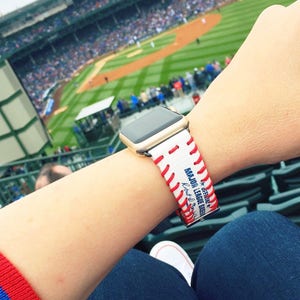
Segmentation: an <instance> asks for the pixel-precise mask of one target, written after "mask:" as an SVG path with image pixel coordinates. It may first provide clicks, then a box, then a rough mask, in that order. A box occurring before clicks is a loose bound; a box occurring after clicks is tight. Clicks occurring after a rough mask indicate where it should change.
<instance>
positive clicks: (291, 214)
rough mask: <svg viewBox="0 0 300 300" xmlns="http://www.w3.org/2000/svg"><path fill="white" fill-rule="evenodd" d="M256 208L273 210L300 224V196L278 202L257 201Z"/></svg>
mask: <svg viewBox="0 0 300 300" xmlns="http://www.w3.org/2000/svg"><path fill="white" fill-rule="evenodd" d="M256 209H257V210H258V211H262V210H267V211H275V212H277V213H280V214H282V215H284V216H286V217H288V218H290V219H291V220H292V221H293V222H294V223H296V224H298V225H300V196H298V197H296V198H293V199H290V200H288V201H285V202H282V203H278V204H273V203H258V204H257V207H256Z"/></svg>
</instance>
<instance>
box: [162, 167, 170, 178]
mask: <svg viewBox="0 0 300 300" xmlns="http://www.w3.org/2000/svg"><path fill="white" fill-rule="evenodd" d="M169 169H170V165H166V166H165V168H164V170H163V171H162V172H161V175H162V176H163V177H164V176H165V175H166V173H167V172H168V171H169Z"/></svg>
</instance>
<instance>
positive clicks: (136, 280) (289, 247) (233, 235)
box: [89, 212, 300, 300]
mask: <svg viewBox="0 0 300 300" xmlns="http://www.w3.org/2000/svg"><path fill="white" fill-rule="evenodd" d="M89 299H105V300H110V299H116V300H120V299H121V300H122V299H126V300H131V299H139V300H140V299H155V300H157V299H162V300H165V299H172V300H176V299H178V300H179V299H180V300H185V299H209V300H213V299H226V300H228V299H251V300H253V299H255V300H256V299H263V300H266V299H272V300H274V299H288V300H296V299H300V228H299V227H298V226H296V225H295V224H293V223H291V222H290V221H289V220H288V219H286V218H285V217H283V216H281V215H279V214H276V213H272V212H254V213H249V214H247V215H246V216H243V217H241V218H239V219H237V220H235V221H233V222H231V223H229V224H227V225H226V226H224V227H223V228H222V229H221V230H219V231H218V232H217V233H216V234H215V235H214V236H213V237H212V238H211V239H210V240H209V242H208V243H207V244H206V245H205V247H204V248H203V250H202V251H201V253H200V254H199V257H198V260H197V262H196V264H195V268H194V272H193V277H192V287H190V286H189V285H188V284H187V282H186V281H185V279H184V277H183V276H182V275H181V274H180V273H179V272H178V271H177V270H176V269H175V268H173V267H172V266H169V265H168V264H166V263H163V262H161V261H159V260H157V259H155V258H152V257H151V256H149V255H148V254H146V253H144V252H141V251H138V250H134V249H132V250H130V251H129V252H128V253H127V254H126V255H125V256H124V258H123V259H122V260H120V262H119V263H118V264H117V265H116V266H115V268H114V269H113V270H112V271H111V273H110V274H109V275H108V276H107V277H106V278H105V279H104V280H103V281H102V283H101V284H99V285H98V287H97V288H96V289H95V290H94V292H93V293H92V295H91V296H90V298H89Z"/></svg>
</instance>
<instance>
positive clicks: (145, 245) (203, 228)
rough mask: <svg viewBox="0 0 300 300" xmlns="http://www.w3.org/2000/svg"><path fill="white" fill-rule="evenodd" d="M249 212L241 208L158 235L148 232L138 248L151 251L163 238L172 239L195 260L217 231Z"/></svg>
mask: <svg viewBox="0 0 300 300" xmlns="http://www.w3.org/2000/svg"><path fill="white" fill-rule="evenodd" d="M247 212H248V210H247V209H246V208H241V209H238V210H236V211H235V212H233V213H232V214H230V215H229V216H226V217H223V218H213V219H208V220H205V221H203V222H199V223H197V224H194V225H193V226H191V227H189V228H187V227H186V226H185V225H180V226H176V227H173V228H170V229H168V230H166V231H164V232H163V233H161V234H158V235H154V234H148V235H147V236H145V237H144V239H143V240H142V241H141V242H140V243H139V244H138V245H136V248H137V249H140V250H142V251H144V252H147V253H149V252H150V250H151V248H152V247H153V246H154V245H155V244H156V243H158V242H160V241H163V240H171V241H174V242H176V243H178V244H179V245H181V247H183V248H184V249H185V250H186V251H187V253H188V254H189V256H190V257H191V259H192V261H195V260H196V258H197V256H198V253H199V252H200V251H201V249H202V248H203V247H204V245H205V243H206V242H207V241H208V239H209V238H210V237H211V236H212V235H213V234H214V233H215V232H217V231H218V230H219V229H220V228H222V227H223V226H224V225H225V224H227V223H229V222H231V221H232V220H234V219H236V218H238V217H240V216H243V215H245V214H246V213H247Z"/></svg>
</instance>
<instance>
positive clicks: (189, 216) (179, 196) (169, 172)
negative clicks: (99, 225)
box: [119, 106, 218, 226]
mask: <svg viewBox="0 0 300 300" xmlns="http://www.w3.org/2000/svg"><path fill="white" fill-rule="evenodd" d="M188 125H189V124H188V120H187V118H186V117H185V116H183V115H181V114H178V113H177V112H174V111H172V110H170V109H168V108H166V107H164V106H156V107H155V108H153V109H151V110H150V111H149V112H148V113H147V114H145V115H143V116H142V117H140V118H138V119H136V120H134V121H133V122H132V123H130V124H128V125H127V126H125V127H124V128H122V129H121V130H120V135H119V136H120V139H121V141H122V142H123V143H124V144H125V145H126V146H127V147H128V148H129V149H131V150H133V151H134V152H135V153H137V154H140V155H143V156H146V157H151V158H152V160H153V162H154V164H155V165H157V167H158V168H159V169H160V172H161V175H162V177H163V178H164V179H165V181H166V184H167V185H168V187H169V189H170V191H171V192H172V193H173V195H174V197H175V200H176V202H177V203H178V209H177V214H178V215H179V216H180V218H181V219H182V221H183V222H184V223H185V224H186V225H187V226H190V225H192V224H194V223H196V222H198V221H201V220H203V219H204V217H206V216H208V215H209V214H211V213H213V212H215V211H217V210H218V200H217V197H216V195H215V191H214V188H213V183H212V180H211V178H210V176H209V173H208V171H207V169H206V166H205V163H204V161H203V159H202V156H201V154H200V152H199V150H198V147H197V145H196V144H195V142H194V140H193V138H192V136H191V135H190V132H189V130H188Z"/></svg>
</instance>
